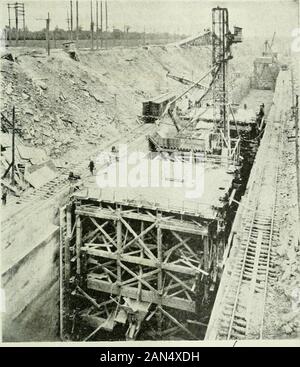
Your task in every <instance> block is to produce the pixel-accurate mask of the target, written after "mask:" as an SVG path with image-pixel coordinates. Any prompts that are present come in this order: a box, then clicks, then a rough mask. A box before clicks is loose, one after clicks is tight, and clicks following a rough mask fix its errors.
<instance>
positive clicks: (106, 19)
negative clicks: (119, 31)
mask: <svg viewBox="0 0 300 367" xmlns="http://www.w3.org/2000/svg"><path fill="white" fill-rule="evenodd" d="M107 32H108V15H107V0H105V33H106V35H105V41H106V42H105V45H106V48H107V42H108V39H107V36H108V34H107Z"/></svg>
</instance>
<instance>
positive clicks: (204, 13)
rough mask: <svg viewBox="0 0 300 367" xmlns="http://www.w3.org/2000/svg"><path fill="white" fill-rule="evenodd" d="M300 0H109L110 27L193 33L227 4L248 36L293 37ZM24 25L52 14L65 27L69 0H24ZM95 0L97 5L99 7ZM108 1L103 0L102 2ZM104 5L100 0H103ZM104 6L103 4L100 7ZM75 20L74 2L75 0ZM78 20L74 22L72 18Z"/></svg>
mask: <svg viewBox="0 0 300 367" xmlns="http://www.w3.org/2000/svg"><path fill="white" fill-rule="evenodd" d="M298 1H299V0H231V1H225V0H219V1H213V0H161V1H157V0H134V1H132V0H108V1H107V3H108V13H109V22H108V27H109V30H112V28H113V27H116V28H119V29H122V30H123V29H124V25H129V26H130V31H139V32H142V31H143V30H144V28H145V30H146V32H170V33H181V34H188V35H190V34H195V33H199V32H202V31H203V29H204V28H207V27H211V8H212V7H214V6H218V5H219V6H224V7H227V8H228V10H229V22H230V28H232V27H233V26H234V25H237V26H241V27H242V28H243V32H244V36H245V37H248V36H249V37H251V36H262V35H263V37H264V38H271V37H272V35H273V33H274V32H277V34H278V35H279V34H281V35H282V36H285V37H286V36H290V35H291V32H292V30H293V29H294V28H295V27H296V26H297V13H298ZM8 2H10V3H13V2H14V1H6V0H0V11H1V23H0V25H1V28H2V27H3V26H4V25H6V24H8V20H7V18H8V17H7V14H8V12H7V3H8ZM23 2H24V4H25V14H26V23H27V26H28V28H29V29H30V30H40V29H42V28H44V27H45V20H44V19H45V18H46V17H47V13H48V12H49V13H50V19H51V22H50V29H54V28H55V26H58V27H60V28H65V29H66V28H67V20H66V19H67V11H68V8H69V3H70V2H69V1H65V0H59V1H58V0H23ZM95 2H96V0H93V7H94V11H95ZM103 3H104V1H103ZM99 4H100V0H99ZM99 6H100V5H99ZM73 9H74V10H73V14H74V18H75V0H73ZM79 12H80V17H79V24H80V25H81V26H82V27H83V28H84V29H89V22H90V0H79ZM74 24H75V21H74Z"/></svg>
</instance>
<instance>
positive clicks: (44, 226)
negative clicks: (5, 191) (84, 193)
mask: <svg viewBox="0 0 300 367" xmlns="http://www.w3.org/2000/svg"><path fill="white" fill-rule="evenodd" d="M66 194H67V191H65V192H63V193H61V194H59V195H55V196H53V197H51V199H48V200H46V201H44V202H41V205H39V206H38V207H36V208H35V209H33V210H32V211H30V212H29V213H28V211H27V212H26V213H24V215H15V216H13V217H12V218H11V220H10V221H9V222H8V223H7V225H6V228H5V229H4V230H3V232H2V241H1V242H2V267H1V269H2V288H4V291H5V307H6V312H5V313H3V314H2V338H3V341H34V340H36V341H52V340H58V325H59V207H60V206H61V205H63V204H64V202H65V200H66V198H67V195H66Z"/></svg>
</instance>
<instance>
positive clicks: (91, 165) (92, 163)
mask: <svg viewBox="0 0 300 367" xmlns="http://www.w3.org/2000/svg"><path fill="white" fill-rule="evenodd" d="M89 169H90V172H91V175H92V176H93V175H94V169H95V163H94V161H93V160H92V159H91V160H90V163H89Z"/></svg>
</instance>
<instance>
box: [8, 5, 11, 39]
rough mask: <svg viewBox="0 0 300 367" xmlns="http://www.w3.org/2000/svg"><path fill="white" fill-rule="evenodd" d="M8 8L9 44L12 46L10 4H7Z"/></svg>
mask: <svg viewBox="0 0 300 367" xmlns="http://www.w3.org/2000/svg"><path fill="white" fill-rule="evenodd" d="M7 9H8V28H9V35H8V39H9V46H11V18H10V5H9V4H7Z"/></svg>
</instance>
